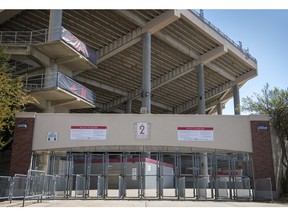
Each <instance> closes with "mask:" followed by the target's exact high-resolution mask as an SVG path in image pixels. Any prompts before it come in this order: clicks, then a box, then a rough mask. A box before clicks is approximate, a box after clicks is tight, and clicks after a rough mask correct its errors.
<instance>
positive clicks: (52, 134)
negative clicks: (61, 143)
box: [47, 131, 58, 142]
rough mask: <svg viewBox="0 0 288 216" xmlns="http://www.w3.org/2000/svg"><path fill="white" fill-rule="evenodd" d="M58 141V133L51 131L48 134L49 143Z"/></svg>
mask: <svg viewBox="0 0 288 216" xmlns="http://www.w3.org/2000/svg"><path fill="white" fill-rule="evenodd" d="M57 140H58V132H54V131H50V132H48V133H47V141H49V142H56V141H57Z"/></svg>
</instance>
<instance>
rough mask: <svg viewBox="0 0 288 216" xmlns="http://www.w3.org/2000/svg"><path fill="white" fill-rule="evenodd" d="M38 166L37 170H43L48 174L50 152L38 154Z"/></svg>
mask: <svg viewBox="0 0 288 216" xmlns="http://www.w3.org/2000/svg"><path fill="white" fill-rule="evenodd" d="M36 158H37V161H36V166H37V170H43V171H45V172H47V173H48V171H49V167H48V166H49V152H40V153H37V156H36Z"/></svg>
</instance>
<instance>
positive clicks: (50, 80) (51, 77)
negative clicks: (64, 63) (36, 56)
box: [44, 59, 58, 88]
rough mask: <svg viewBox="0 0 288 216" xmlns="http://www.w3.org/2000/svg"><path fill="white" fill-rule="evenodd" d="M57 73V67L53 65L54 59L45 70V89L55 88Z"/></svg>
mask: <svg viewBox="0 0 288 216" xmlns="http://www.w3.org/2000/svg"><path fill="white" fill-rule="evenodd" d="M57 72H58V65H57V64H56V63H55V60H54V59H51V60H50V67H48V68H46V69H45V80H44V86H45V88H50V87H56V85H57V78H58V77H57Z"/></svg>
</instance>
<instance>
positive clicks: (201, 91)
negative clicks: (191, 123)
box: [196, 64, 206, 114]
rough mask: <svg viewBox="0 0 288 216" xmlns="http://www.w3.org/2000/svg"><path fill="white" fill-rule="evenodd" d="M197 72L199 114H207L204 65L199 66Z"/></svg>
mask: <svg viewBox="0 0 288 216" xmlns="http://www.w3.org/2000/svg"><path fill="white" fill-rule="evenodd" d="M196 71H197V90H198V114H205V113H206V112H205V85H204V65H203V64H199V65H198V66H197V67H196Z"/></svg>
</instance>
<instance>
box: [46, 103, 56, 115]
mask: <svg viewBox="0 0 288 216" xmlns="http://www.w3.org/2000/svg"><path fill="white" fill-rule="evenodd" d="M54 112H55V110H54V107H53V106H52V102H51V101H49V100H47V102H46V109H45V110H44V113H54Z"/></svg>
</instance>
